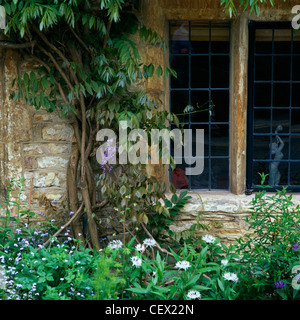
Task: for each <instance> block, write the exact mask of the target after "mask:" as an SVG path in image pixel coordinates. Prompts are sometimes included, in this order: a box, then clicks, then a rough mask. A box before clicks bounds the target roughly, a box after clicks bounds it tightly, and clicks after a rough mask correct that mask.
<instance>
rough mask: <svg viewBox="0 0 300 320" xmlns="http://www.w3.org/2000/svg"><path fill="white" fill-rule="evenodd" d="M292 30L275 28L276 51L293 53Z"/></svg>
mask: <svg viewBox="0 0 300 320" xmlns="http://www.w3.org/2000/svg"><path fill="white" fill-rule="evenodd" d="M291 40H292V31H291V29H277V30H274V53H284V54H288V53H291V50H292V46H291Z"/></svg>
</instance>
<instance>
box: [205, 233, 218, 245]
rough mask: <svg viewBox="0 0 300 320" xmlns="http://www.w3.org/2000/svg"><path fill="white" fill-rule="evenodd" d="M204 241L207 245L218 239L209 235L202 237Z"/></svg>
mask: <svg viewBox="0 0 300 320" xmlns="http://www.w3.org/2000/svg"><path fill="white" fill-rule="evenodd" d="M202 240H203V241H205V242H206V243H214V242H215V241H216V238H215V237H213V236H210V235H208V234H207V235H206V236H203V237H202Z"/></svg>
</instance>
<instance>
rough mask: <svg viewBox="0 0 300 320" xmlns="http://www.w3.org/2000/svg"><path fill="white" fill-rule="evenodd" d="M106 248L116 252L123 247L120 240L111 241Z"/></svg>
mask: <svg viewBox="0 0 300 320" xmlns="http://www.w3.org/2000/svg"><path fill="white" fill-rule="evenodd" d="M107 247H108V248H110V249H116V250H118V249H120V248H122V247H123V243H122V241H121V240H113V241H110V243H109V244H108V246H107Z"/></svg>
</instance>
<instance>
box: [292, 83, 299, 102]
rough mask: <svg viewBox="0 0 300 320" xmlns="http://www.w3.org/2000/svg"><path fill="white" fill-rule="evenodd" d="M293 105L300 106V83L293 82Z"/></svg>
mask: <svg viewBox="0 0 300 320" xmlns="http://www.w3.org/2000/svg"><path fill="white" fill-rule="evenodd" d="M292 106H293V107H300V83H294V84H293V93H292Z"/></svg>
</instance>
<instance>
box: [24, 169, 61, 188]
mask: <svg viewBox="0 0 300 320" xmlns="http://www.w3.org/2000/svg"><path fill="white" fill-rule="evenodd" d="M24 177H25V179H26V180H27V186H29V185H30V181H31V178H33V180H32V185H33V187H35V188H46V187H52V186H55V187H65V184H66V183H65V181H66V174H65V173H61V172H48V171H47V172H45V171H36V172H25V174H24Z"/></svg>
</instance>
